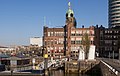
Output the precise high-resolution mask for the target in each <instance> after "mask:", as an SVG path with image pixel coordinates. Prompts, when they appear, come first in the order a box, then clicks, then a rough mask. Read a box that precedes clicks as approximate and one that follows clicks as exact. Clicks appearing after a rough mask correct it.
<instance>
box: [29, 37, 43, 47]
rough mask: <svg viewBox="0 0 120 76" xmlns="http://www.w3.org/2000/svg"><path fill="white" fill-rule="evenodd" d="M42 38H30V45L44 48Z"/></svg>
mask: <svg viewBox="0 0 120 76" xmlns="http://www.w3.org/2000/svg"><path fill="white" fill-rule="evenodd" d="M42 43H43V41H42V38H40V37H33V38H30V44H31V45H38V46H39V47H40V46H42Z"/></svg>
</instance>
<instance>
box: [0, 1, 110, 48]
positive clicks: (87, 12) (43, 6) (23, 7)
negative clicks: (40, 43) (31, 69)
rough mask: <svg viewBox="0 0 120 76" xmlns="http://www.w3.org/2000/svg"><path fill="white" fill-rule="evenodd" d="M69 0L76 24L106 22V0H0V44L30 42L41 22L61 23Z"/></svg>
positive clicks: (40, 26) (26, 43)
mask: <svg viewBox="0 0 120 76" xmlns="http://www.w3.org/2000/svg"><path fill="white" fill-rule="evenodd" d="M69 1H70V2H71V7H72V9H73V11H74V16H75V18H76V20H77V27H81V26H82V25H84V26H85V27H89V26H91V25H94V26H96V25H97V24H98V25H99V26H100V25H103V26H105V27H107V26H108V2H107V0H0V45H4V46H6V45H29V44H30V43H29V39H30V37H42V36H43V26H44V24H46V25H47V26H48V27H54V28H55V27H58V26H64V25H65V14H66V11H67V10H68V2H69Z"/></svg>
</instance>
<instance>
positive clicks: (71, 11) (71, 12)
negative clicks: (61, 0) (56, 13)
mask: <svg viewBox="0 0 120 76" xmlns="http://www.w3.org/2000/svg"><path fill="white" fill-rule="evenodd" d="M68 7H69V9H68V11H67V13H66V14H68V16H67V17H71V14H73V15H74V12H73V10H72V9H71V4H70V2H69V3H68Z"/></svg>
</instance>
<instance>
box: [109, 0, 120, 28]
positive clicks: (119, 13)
mask: <svg viewBox="0 0 120 76" xmlns="http://www.w3.org/2000/svg"><path fill="white" fill-rule="evenodd" d="M116 26H120V0H109V27H110V28H111V27H116Z"/></svg>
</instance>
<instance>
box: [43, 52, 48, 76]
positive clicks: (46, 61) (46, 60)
mask: <svg viewBox="0 0 120 76" xmlns="http://www.w3.org/2000/svg"><path fill="white" fill-rule="evenodd" d="M44 60H45V61H44V69H45V76H47V75H48V71H47V68H48V54H45V55H44Z"/></svg>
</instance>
